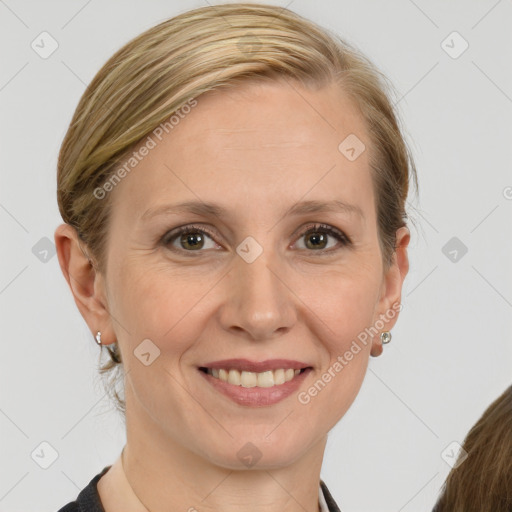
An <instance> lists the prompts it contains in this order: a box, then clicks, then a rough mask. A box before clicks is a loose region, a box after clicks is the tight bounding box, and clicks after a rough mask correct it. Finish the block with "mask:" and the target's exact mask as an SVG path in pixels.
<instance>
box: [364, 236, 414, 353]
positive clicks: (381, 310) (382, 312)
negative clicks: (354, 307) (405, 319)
mask: <svg viewBox="0 0 512 512" xmlns="http://www.w3.org/2000/svg"><path fill="white" fill-rule="evenodd" d="M410 239H411V235H410V233H409V229H408V228H407V227H406V226H403V227H401V228H399V229H397V231H396V242H395V247H396V249H395V252H394V254H393V261H392V263H391V265H390V267H389V269H388V270H387V271H386V273H385V275H384V279H383V282H382V288H381V295H380V299H379V303H378V305H377V308H376V316H375V318H374V323H373V325H375V323H376V322H378V325H379V326H380V324H381V322H379V320H381V321H382V322H383V323H384V326H383V327H382V329H379V330H380V331H381V332H382V331H390V330H391V329H392V328H393V326H394V325H395V324H396V321H397V320H398V315H399V311H400V310H399V309H398V307H397V306H398V305H399V304H400V302H401V297H402V285H403V282H404V279H405V276H406V275H407V272H408V271H409V258H408V256H407V246H408V245H409V242H410ZM382 351H383V348H382V341H381V339H380V335H376V336H374V338H373V342H372V350H371V355H372V356H373V357H377V356H380V355H381V354H382Z"/></svg>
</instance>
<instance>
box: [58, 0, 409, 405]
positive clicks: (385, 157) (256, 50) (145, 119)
mask: <svg viewBox="0 0 512 512" xmlns="http://www.w3.org/2000/svg"><path fill="white" fill-rule="evenodd" d="M280 77H281V78H285V79H288V78H289V79H292V80H296V81H297V82H298V83H301V84H303V85H304V86H306V87H315V86H316V87H321V86H322V85H325V84H327V83H332V82H335V83H337V84H339V87H340V90H342V91H343V92H344V93H346V94H347V95H349V97H350V98H351V99H352V100H353V102H354V104H355V105H356V107H357V108H359V110H360V112H361V113H362V115H363V116H364V119H365V122H366V126H367V129H368V132H369V134H370V139H371V140H370V142H371V144H370V145H369V146H370V151H369V154H370V162H371V172H372V177H373V185H374V189H375V196H376V199H375V201H376V211H377V218H378V232H379V243H380V246H381V250H382V255H383V262H384V267H388V266H389V265H390V264H391V262H392V258H393V254H394V251H395V242H396V240H395V235H396V230H397V229H398V228H400V227H401V226H404V225H405V220H406V219H407V214H406V211H405V202H406V199H407V194H408V189H409V178H410V176H412V177H413V178H414V181H415V183H416V185H417V177H416V170H415V166H414V162H413V159H412V157H411V154H410V151H409V149H408V147H407V145H406V143H405V141H404V138H403V136H402V133H401V130H400V127H399V119H398V116H397V115H396V113H395V110H394V106H393V105H392V103H391V101H390V99H389V97H388V91H389V92H391V91H393V92H394V90H393V87H392V85H391V84H390V83H389V82H387V80H386V78H385V77H384V76H383V75H382V74H381V73H380V72H379V71H378V70H377V69H376V68H375V67H374V65H373V64H372V63H371V62H370V61H369V60H368V59H367V58H366V57H364V56H363V55H362V54H361V53H360V52H359V51H357V50H356V49H355V48H353V47H351V46H350V45H349V44H348V43H346V42H345V41H343V40H342V39H341V38H339V37H338V36H337V35H336V34H332V33H330V32H328V31H327V30H325V29H323V28H321V27H319V26H318V25H316V24H314V23H312V22H310V21H309V20H306V19H304V18H303V17H301V16H299V15H297V14H295V13H294V12H292V11H290V10H288V9H285V8H281V7H277V6H272V5H266V4H257V3H254V4H246V3H238V4H237V3H235V4H224V5H216V6H207V7H202V8H198V9H195V10H191V11H188V12H185V13H182V14H180V15H178V16H176V17H174V18H171V19H169V20H166V21H164V22H162V23H160V24H158V25H156V26H155V27H153V28H151V29H149V30H147V31H146V32H144V33H142V34H141V35H139V36H137V37H135V38H134V39H133V40H131V41H130V42H128V43H127V44H126V45H125V46H123V47H122V48H121V49H120V50H119V51H117V52H116V53H115V54H114V55H113V56H112V57H111V58H110V59H109V60H108V61H107V62H106V63H105V64H104V66H103V67H102V68H101V69H100V71H99V72H98V73H97V74H96V76H95V77H94V79H93V80H92V82H91V83H90V85H89V87H88V88H87V90H86V91H85V93H84V94H83V96H82V98H81V99H80V101H79V103H78V106H77V108H76V110H75V113H74V116H73V118H72V120H71V123H70V126H69V129H68V131H67V133H66V136H65V138H64V141H63V143H62V147H61V150H60V154H59V160H58V172H57V182H58V183H57V198H58V204H59V210H60V213H61V215H62V218H63V220H64V221H65V222H66V223H68V224H70V225H71V226H73V227H74V228H75V229H76V231H77V234H78V236H79V239H80V240H81V241H82V242H84V244H85V245H86V246H87V251H88V253H89V255H90V258H91V261H92V262H93V265H94V266H95V268H96V270H97V271H100V272H105V270H106V265H105V247H106V241H107V233H108V225H109V213H110V210H111V207H112V205H111V202H110V197H109V196H108V195H107V196H106V197H105V198H103V199H98V198H97V196H96V195H95V190H97V189H98V187H100V186H101V185H102V184H105V183H106V182H107V180H109V179H111V178H112V177H113V174H114V171H115V167H116V166H118V165H119V164H120V162H122V161H123V160H124V159H125V157H126V156H127V155H129V153H130V151H132V150H133V148H134V147H135V146H136V145H137V144H138V143H139V142H140V141H141V140H142V139H143V138H144V137H146V136H147V135H148V134H149V133H150V132H151V131H152V130H154V129H155V127H157V126H159V125H160V124H161V123H162V122H164V121H165V120H167V119H168V118H169V117H170V116H172V115H173V114H174V113H175V112H177V111H178V110H179V109H180V108H182V107H183V106H184V105H186V104H187V102H189V101H190V100H191V98H192V99H193V98H198V97H199V96H200V95H201V94H203V93H205V92H207V91H211V90H214V89H221V88H225V87H235V86H236V85H237V84H239V83H241V82H244V81H250V80H253V81H254V80H276V79H277V78H280ZM340 142H341V141H340ZM109 351H110V355H111V361H110V362H109V363H108V364H107V366H105V367H104V368H102V369H101V370H100V371H101V372H106V371H109V370H110V369H112V368H113V367H115V366H122V365H120V364H119V363H120V361H121V359H120V353H119V352H118V348H117V346H116V344H114V350H113V351H112V350H110V349H109ZM115 398H116V401H117V405H118V406H120V410H121V411H123V412H124V401H122V400H121V399H120V398H119V397H118V396H117V394H116V396H115Z"/></svg>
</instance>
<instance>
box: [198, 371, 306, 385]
mask: <svg viewBox="0 0 512 512" xmlns="http://www.w3.org/2000/svg"><path fill="white" fill-rule="evenodd" d="M200 370H201V371H203V372H205V373H207V374H208V375H211V376H212V377H214V378H215V379H219V380H221V381H223V382H228V383H229V384H233V385H234V386H242V387H244V388H254V387H258V388H270V387H273V386H280V385H282V384H285V383H286V382H289V381H291V380H292V379H293V378H294V377H295V376H296V375H299V374H300V373H302V372H303V371H305V368H303V369H301V370H299V369H296V370H294V369H293V368H287V369H284V368H278V369H276V370H267V371H264V372H249V371H239V370H236V369H234V368H231V369H229V370H228V369H224V368H220V369H217V368H200Z"/></svg>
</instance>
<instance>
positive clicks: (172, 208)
mask: <svg viewBox="0 0 512 512" xmlns="http://www.w3.org/2000/svg"><path fill="white" fill-rule="evenodd" d="M322 212H342V213H347V214H350V215H357V216H359V217H361V219H364V218H365V216H364V213H363V211H362V210H361V208H360V207H359V206H357V205H355V204H349V203H345V202H343V201H340V200H332V201H302V202H300V203H295V204H294V205H292V206H291V207H290V208H288V210H286V211H285V212H284V215H283V216H287V215H301V214H306V213H322ZM174 213H194V214H197V215H203V216H212V217H217V218H219V219H221V218H225V217H229V210H227V209H226V208H224V207H223V206H220V205H218V204H215V203H206V202H203V201H186V202H183V203H177V204H169V205H163V206H159V207H156V208H150V209H149V210H146V211H145V212H144V213H143V214H142V216H141V220H143V221H145V220H149V219H151V218H153V217H155V216H157V215H164V214H174ZM233 215H234V213H233Z"/></svg>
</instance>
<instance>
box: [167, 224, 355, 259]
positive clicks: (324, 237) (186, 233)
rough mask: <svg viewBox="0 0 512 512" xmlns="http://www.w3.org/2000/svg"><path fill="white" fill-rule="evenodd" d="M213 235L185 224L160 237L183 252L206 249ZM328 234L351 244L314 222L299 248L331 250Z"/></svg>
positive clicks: (345, 238)
mask: <svg viewBox="0 0 512 512" xmlns="http://www.w3.org/2000/svg"><path fill="white" fill-rule="evenodd" d="M214 236H215V235H214V234H213V233H211V232H210V231H209V230H207V229H205V228H204V227H198V226H185V227H183V228H178V229H176V230H173V231H171V232H169V233H167V234H165V235H164V236H163V238H162V243H163V244H164V245H165V246H169V245H170V246H171V247H170V249H171V250H173V251H175V252H180V251H181V252H183V250H185V252H198V251H200V249H204V248H206V249H208V247H205V246H204V243H205V239H206V238H209V239H210V240H212V237H214ZM329 236H330V237H333V238H335V239H336V240H337V241H338V242H339V243H340V245H341V246H348V245H350V244H351V241H350V239H349V238H348V237H347V236H346V235H345V234H344V233H343V232H341V231H338V230H337V229H336V228H333V227H331V226H327V225H325V224H315V225H313V226H309V227H308V228H307V229H306V230H305V231H304V232H303V233H302V234H301V235H300V237H299V240H300V239H302V238H303V237H306V240H308V241H311V242H312V243H310V244H308V243H306V244H305V247H299V248H300V249H302V250H305V249H308V248H309V249H311V248H312V249H313V251H322V250H323V252H331V250H328V251H325V249H326V244H327V241H328V237H329ZM175 242H177V243H179V244H181V247H176V245H175ZM212 242H213V240H212ZM187 246H188V247H187ZM215 246H216V244H215V242H213V244H212V247H210V248H215Z"/></svg>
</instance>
